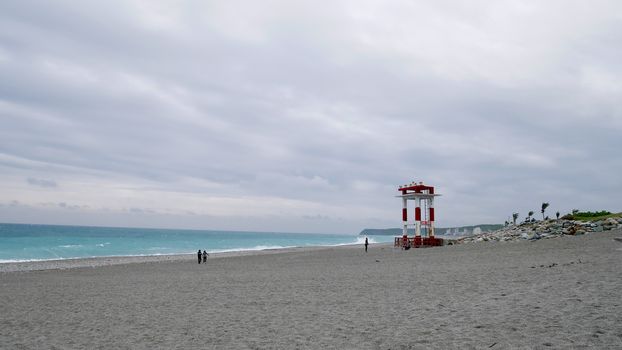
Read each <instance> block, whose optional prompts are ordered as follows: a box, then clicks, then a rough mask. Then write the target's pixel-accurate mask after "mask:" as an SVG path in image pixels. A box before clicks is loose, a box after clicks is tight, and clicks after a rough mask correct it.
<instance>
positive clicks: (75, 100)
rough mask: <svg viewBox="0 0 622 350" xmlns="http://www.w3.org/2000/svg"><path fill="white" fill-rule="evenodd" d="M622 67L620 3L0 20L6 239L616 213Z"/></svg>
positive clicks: (264, 9) (190, 4)
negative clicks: (425, 196)
mask: <svg viewBox="0 0 622 350" xmlns="http://www.w3.org/2000/svg"><path fill="white" fill-rule="evenodd" d="M621 62H622V2H620V1H619V0H613V1H567V0H564V1H561V0H560V1H539V0H538V1H499V0H494V1H492V0H491V1H359V0H355V1H329V2H325V3H323V4H322V3H321V2H317V1H166V2H163V1H154V0H145V1H129V0H124V1H11V0H7V1H2V2H0V186H1V187H0V222H22V223H50V224H83V225H104V226H139V227H171V228H202V229H228V230H253V231H287V232H325V233H353V234H354V233H358V232H359V231H360V230H361V229H363V228H386V227H399V226H400V225H401V205H402V204H401V201H400V200H399V199H398V198H395V196H396V195H397V194H398V191H397V188H398V186H399V185H401V184H405V183H408V182H411V181H424V182H425V183H426V184H428V185H432V186H435V187H436V190H437V192H438V193H441V194H442V195H443V196H442V197H439V198H438V199H437V200H436V202H435V206H436V208H437V209H436V216H437V226H444V227H446V226H456V225H472V224H481V223H503V222H504V221H505V220H507V219H508V218H509V217H511V215H512V213H513V212H519V213H520V216H521V218H522V217H524V216H525V215H526V214H527V212H528V211H529V210H533V211H535V212H536V213H537V216H539V217H541V215H540V213H539V211H540V206H541V203H542V202H549V203H550V207H549V208H548V209H547V213H548V214H549V215H551V216H554V215H555V212H556V211H560V212H562V214H564V213H566V212H568V211H570V210H572V209H574V208H577V209H581V210H601V209H607V210H610V211H622V201H621V198H622V157H621V154H620V152H621V151H620V150H621V149H622V102H621V101H622V64H621ZM413 212H414V210H411V213H413ZM411 216H412V215H411ZM411 219H412V217H411Z"/></svg>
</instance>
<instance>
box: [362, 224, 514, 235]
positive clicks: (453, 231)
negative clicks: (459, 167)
mask: <svg viewBox="0 0 622 350" xmlns="http://www.w3.org/2000/svg"><path fill="white" fill-rule="evenodd" d="M501 228H503V225H500V224H482V225H474V226H460V227H435V228H434V233H435V234H436V235H439V236H441V235H442V236H468V235H472V234H478V233H482V232H491V231H496V230H499V229H501ZM408 234H409V235H414V234H415V230H414V229H411V228H409V229H408ZM359 235H360V236H374V235H379V236H401V235H402V229H401V228H366V229H364V230H363V231H361V233H359Z"/></svg>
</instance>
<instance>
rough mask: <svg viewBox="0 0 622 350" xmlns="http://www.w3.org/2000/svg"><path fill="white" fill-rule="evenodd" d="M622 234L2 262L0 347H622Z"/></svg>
mask: <svg viewBox="0 0 622 350" xmlns="http://www.w3.org/2000/svg"><path fill="white" fill-rule="evenodd" d="M621 237H622V232H620V231H615V232H605V233H594V234H590V235H585V236H577V237H570V236H565V237H560V238H555V239H549V240H540V241H535V242H528V241H522V242H515V243H477V244H475V243H474V244H464V245H457V246H447V247H440V248H429V249H413V250H410V251H401V250H394V249H393V248H392V247H390V246H386V245H382V246H381V245H371V246H370V250H369V252H368V253H367V254H366V253H365V252H364V251H363V248H362V246H361V247H354V248H353V247H340V248H328V249H311V250H289V251H285V252H279V253H272V254H254V255H241V256H224V257H219V258H215V259H210V260H209V261H208V264H207V265H203V264H201V265H198V264H196V262H195V257H194V256H181V257H176V258H174V259H171V258H168V260H167V258H166V257H163V258H161V259H155V260H150V261H142V262H137V263H123V264H112V265H110V264H108V263H104V264H100V263H97V264H94V265H103V266H97V267H75V268H71V269H53V270H43V271H18V272H1V273H0V300H2V303H1V304H0V348H2V349H51V348H58V349H98V348H101V349H129V348H131V349H174V348H178V349H192V348H195V349H201V348H207V349H211V348H214V349H263V348H285V349H296V348H312V349H318V348H323V349H411V348H412V349H587V348H598V349H621V348H622V306H621V305H622V297H621V287H622V269H621V267H622V264H621V263H622V243H620V242H617V241H615V240H614V238H621ZM100 260H101V259H100ZM78 266H80V265H78ZM22 267H23V266H22ZM52 267H58V266H52ZM61 267H67V266H61ZM5 270H6V268H5Z"/></svg>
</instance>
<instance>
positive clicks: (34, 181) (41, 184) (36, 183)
mask: <svg viewBox="0 0 622 350" xmlns="http://www.w3.org/2000/svg"><path fill="white" fill-rule="evenodd" d="M26 181H27V182H28V183H29V184H31V185H33V186H39V187H57V185H56V182H55V181H53V180H44V179H35V178H32V177H29V178H28V179H26Z"/></svg>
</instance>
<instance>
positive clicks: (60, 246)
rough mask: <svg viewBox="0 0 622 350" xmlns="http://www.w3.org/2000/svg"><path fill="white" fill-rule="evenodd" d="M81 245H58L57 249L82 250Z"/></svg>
mask: <svg viewBox="0 0 622 350" xmlns="http://www.w3.org/2000/svg"><path fill="white" fill-rule="evenodd" d="M82 247H83V245H82V244H65V245H59V246H58V248H82Z"/></svg>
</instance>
